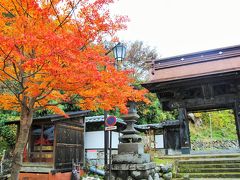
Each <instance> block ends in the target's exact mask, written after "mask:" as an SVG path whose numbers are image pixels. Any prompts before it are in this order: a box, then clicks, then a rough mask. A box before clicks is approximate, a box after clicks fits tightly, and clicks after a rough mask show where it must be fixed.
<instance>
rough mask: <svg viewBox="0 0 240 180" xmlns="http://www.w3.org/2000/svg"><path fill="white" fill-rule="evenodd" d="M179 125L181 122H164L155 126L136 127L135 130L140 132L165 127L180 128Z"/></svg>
mask: <svg viewBox="0 0 240 180" xmlns="http://www.w3.org/2000/svg"><path fill="white" fill-rule="evenodd" d="M178 125H179V120H168V121H163V122H161V123H155V124H142V125H136V126H135V128H136V129H139V130H148V129H163V128H164V127H169V126H178Z"/></svg>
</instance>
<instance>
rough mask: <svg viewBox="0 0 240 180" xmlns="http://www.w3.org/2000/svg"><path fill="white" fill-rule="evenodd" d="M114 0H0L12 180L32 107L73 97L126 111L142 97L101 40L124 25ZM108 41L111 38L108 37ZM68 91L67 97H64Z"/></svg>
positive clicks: (1, 83)
mask: <svg viewBox="0 0 240 180" xmlns="http://www.w3.org/2000/svg"><path fill="white" fill-rule="evenodd" d="M110 3H113V0H95V1H90V0H0V87H1V94H0V105H1V107H2V108H3V109H10V110H17V111H19V112H20V114H21V117H20V131H19V137H18V139H17V143H16V147H15V150H14V153H13V155H14V161H13V167H12V179H17V177H18V172H19V169H20V165H21V163H22V153H23V150H24V147H25V144H26V142H27V137H28V134H29V128H30V126H31V124H32V118H33V113H34V112H35V111H37V110H39V109H44V108H48V109H50V110H52V111H54V112H55V113H58V114H64V112H63V111H62V110H61V109H60V108H58V106H57V105H58V104H61V103H64V102H69V101H70V100H72V99H73V98H72V97H77V98H75V101H74V102H75V103H77V104H78V105H79V106H80V107H81V108H82V109H90V110H96V109H98V108H102V109H105V110H111V109H114V108H116V107H118V108H119V109H120V110H121V111H122V112H126V110H127V109H126V106H125V105H126V102H127V101H128V100H133V101H141V100H144V93H145V91H138V90H134V89H133V88H132V87H131V86H130V85H129V84H130V83H132V82H133V79H131V78H130V77H129V76H128V75H129V73H130V72H129V71H126V70H125V71H117V70H116V69H115V68H114V60H113V59H112V58H109V57H107V56H106V54H105V53H106V49H105V48H104V46H103V45H102V43H101V42H102V41H103V38H104V37H106V36H110V37H114V35H115V33H116V31H118V30H121V29H124V28H126V26H125V22H126V20H127V18H126V17H124V16H116V17H112V16H111V15H110V13H109V10H108V5H109V4H110ZM113 39H114V38H113ZM70 97H71V98H70Z"/></svg>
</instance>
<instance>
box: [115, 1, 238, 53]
mask: <svg viewBox="0 0 240 180" xmlns="http://www.w3.org/2000/svg"><path fill="white" fill-rule="evenodd" d="M112 11H113V13H114V14H125V15H128V17H129V18H130V20H131V22H130V23H128V30H127V31H123V32H120V33H119V37H120V40H122V41H129V40H130V41H135V40H142V41H144V42H145V44H147V45H150V46H151V47H153V48H154V47H155V48H156V49H157V51H158V52H159V54H160V55H161V56H162V57H169V56H175V55H179V54H186V53H191V52H196V51H201V50H208V49H214V48H219V47H226V46H232V45H238V44H239V45H240V0H119V1H118V2H116V3H115V4H114V5H113V6H112Z"/></svg>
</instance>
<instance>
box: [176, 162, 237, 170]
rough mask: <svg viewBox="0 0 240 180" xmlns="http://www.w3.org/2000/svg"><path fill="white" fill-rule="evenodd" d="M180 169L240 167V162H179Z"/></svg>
mask: <svg viewBox="0 0 240 180" xmlns="http://www.w3.org/2000/svg"><path fill="white" fill-rule="evenodd" d="M178 168H180V169H185V168H187V169H196V168H240V163H223V164H179V165H178Z"/></svg>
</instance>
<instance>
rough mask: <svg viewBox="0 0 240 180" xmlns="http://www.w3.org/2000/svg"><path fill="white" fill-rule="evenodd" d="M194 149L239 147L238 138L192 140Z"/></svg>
mask: <svg viewBox="0 0 240 180" xmlns="http://www.w3.org/2000/svg"><path fill="white" fill-rule="evenodd" d="M191 146H192V150H204V149H238V148H239V145H238V140H213V141H194V142H191Z"/></svg>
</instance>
